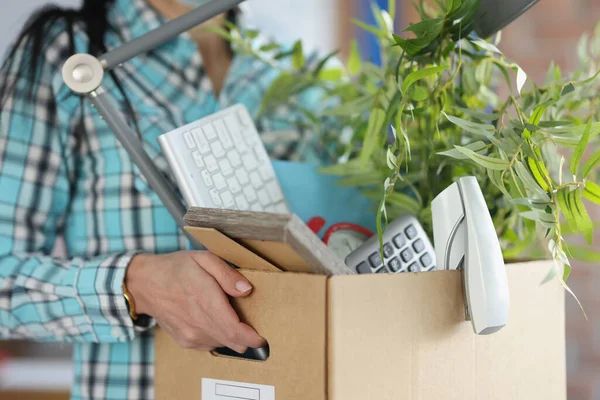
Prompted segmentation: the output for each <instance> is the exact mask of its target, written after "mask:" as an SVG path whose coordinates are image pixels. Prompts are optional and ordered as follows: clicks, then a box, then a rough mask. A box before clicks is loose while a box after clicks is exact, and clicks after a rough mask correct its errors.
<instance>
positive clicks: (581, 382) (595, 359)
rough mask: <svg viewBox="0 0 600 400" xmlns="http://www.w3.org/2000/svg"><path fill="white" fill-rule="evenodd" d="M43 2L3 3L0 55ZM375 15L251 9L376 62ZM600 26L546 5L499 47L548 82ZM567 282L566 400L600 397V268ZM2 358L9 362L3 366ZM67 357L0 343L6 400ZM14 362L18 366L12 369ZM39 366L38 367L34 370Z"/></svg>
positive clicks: (339, 3) (290, 0) (268, 28)
mask: <svg viewBox="0 0 600 400" xmlns="http://www.w3.org/2000/svg"><path fill="white" fill-rule="evenodd" d="M373 1H375V0H373ZM376 1H377V2H378V3H380V6H382V7H384V6H385V5H386V4H387V0H376ZM498 1H501V0H498ZM45 3H47V2H46V1H42V0H3V1H2V12H1V13H0V52H4V49H5V48H6V46H7V45H8V44H9V43H10V41H11V40H12V38H13V37H14V36H15V35H16V34H17V32H18V31H19V30H20V28H21V27H22V24H23V22H24V21H25V20H26V19H27V16H28V15H29V14H30V13H31V11H32V10H33V9H35V8H36V7H38V6H40V5H43V4H45ZM55 3H58V4H64V5H77V4H78V3H79V1H78V0H57V1H55ZM397 9H398V18H397V21H396V25H397V28H398V30H400V29H402V28H404V27H406V26H407V25H408V23H409V22H414V21H417V20H418V18H417V16H416V15H415V14H414V12H413V10H412V6H411V3H410V1H409V0H398V6H397ZM369 10H370V2H369V0H250V1H249V2H248V4H246V10H245V11H246V18H247V20H248V22H249V23H251V24H255V25H257V26H258V27H260V28H261V29H262V30H263V31H264V32H266V33H269V34H271V35H273V36H276V37H277V38H278V39H279V40H284V39H285V40H290V41H291V40H295V39H297V38H302V39H303V40H304V41H305V48H309V49H311V48H312V49H317V50H319V51H321V52H329V51H331V50H333V49H338V48H339V49H340V50H341V56H342V57H343V56H344V55H345V54H347V51H348V44H349V42H350V39H351V38H353V37H357V38H358V39H359V43H360V46H361V51H362V54H363V56H364V57H366V58H371V59H373V60H376V59H377V49H376V43H375V41H374V40H373V39H372V38H371V37H369V36H368V35H366V34H364V33H363V32H360V31H359V30H358V29H356V28H355V27H354V26H353V25H352V24H351V23H350V19H351V18H352V17H356V18H360V19H362V20H365V21H371V16H370V11H369ZM599 21H600V1H599V0H569V1H565V0H541V1H540V3H539V4H537V5H536V6H535V7H534V8H533V9H532V10H530V11H529V12H528V13H526V14H525V15H524V16H522V17H521V18H520V19H519V20H518V21H516V22H514V23H513V24H512V25H510V26H509V27H508V28H506V29H505V30H504V31H503V34H502V43H501V45H500V48H501V50H502V51H503V52H504V53H505V54H506V55H507V56H508V57H509V58H511V59H512V60H514V61H515V62H517V63H518V64H519V65H520V66H521V67H522V68H523V69H524V70H525V71H526V72H527V74H528V75H529V76H530V77H531V78H532V79H533V80H534V81H535V82H536V83H542V82H543V81H544V78H545V75H546V71H547V69H548V66H549V64H550V62H551V61H555V62H556V63H557V64H558V65H559V66H560V67H561V69H562V70H570V69H572V68H573V67H574V66H575V65H576V54H577V42H578V39H579V37H580V36H581V35H582V34H583V33H584V32H591V31H593V29H594V27H595V26H596V23H597V22H599ZM596 219H597V220H600V210H597V212H596ZM596 239H597V240H600V237H597V238H596ZM596 243H598V241H597V242H596ZM569 284H570V286H571V288H572V289H573V290H574V292H575V293H576V294H577V295H578V297H579V299H580V300H581V302H582V304H583V306H584V307H585V310H586V312H587V315H588V318H589V320H587V321H586V319H585V318H584V316H583V314H582V312H581V310H580V309H579V307H578V306H577V304H576V303H575V301H573V300H572V299H571V298H569V297H568V296H567V304H566V312H567V316H566V322H567V332H566V333H567V344H566V350H567V374H568V399H569V400H600V266H597V265H585V264H579V265H576V266H575V267H574V268H573V273H572V274H571V277H570V278H569ZM3 355H4V357H6V356H7V355H8V357H9V358H5V359H4V363H3V361H2V360H3ZM69 355H70V348H69V347H68V346H67V345H60V344H45V345H40V344H31V343H14V342H13V343H8V342H0V398H3V397H2V389H3V388H6V387H7V386H9V385H12V386H13V387H23V385H25V386H27V385H29V384H30V380H31V379H34V378H35V379H37V381H38V384H39V385H43V386H44V387H48V388H51V389H53V390H59V391H60V390H61V388H62V389H64V390H65V391H66V390H67V389H68V386H69V377H70V363H69ZM6 360H10V361H8V362H7V361H6ZM9 363H10V364H9ZM3 365H4V367H3ZM9 365H12V368H8V366H9ZM34 367H35V368H40V369H38V370H34V369H32V368H34ZM9 370H10V371H12V373H10V371H9ZM9 373H10V376H9ZM19 375H21V377H20V376H19ZM28 379H29V381H28ZM65 396H66V395H60V394H59V395H58V397H52V398H57V399H59V398H68V396H67V397H65ZM48 398H50V397H48ZM532 400H533V399H532ZM536 400H537V399H536Z"/></svg>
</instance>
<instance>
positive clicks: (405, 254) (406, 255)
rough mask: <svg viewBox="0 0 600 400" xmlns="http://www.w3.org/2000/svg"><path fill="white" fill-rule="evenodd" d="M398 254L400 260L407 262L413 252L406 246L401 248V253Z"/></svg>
mask: <svg viewBox="0 0 600 400" xmlns="http://www.w3.org/2000/svg"><path fill="white" fill-rule="evenodd" d="M400 256H401V257H402V260H404V262H409V261H410V260H412V258H413V252H412V250H411V249H410V248H407V249H404V250H402V253H400Z"/></svg>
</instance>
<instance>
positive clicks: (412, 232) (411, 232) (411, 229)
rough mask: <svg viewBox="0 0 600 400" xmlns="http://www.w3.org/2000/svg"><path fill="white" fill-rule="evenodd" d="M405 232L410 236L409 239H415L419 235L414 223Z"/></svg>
mask: <svg viewBox="0 0 600 400" xmlns="http://www.w3.org/2000/svg"><path fill="white" fill-rule="evenodd" d="M404 233H406V236H408V238H409V239H413V238H414V237H415V236H417V230H416V229H415V227H414V226H412V225H409V226H408V228H406V229H405V230H404Z"/></svg>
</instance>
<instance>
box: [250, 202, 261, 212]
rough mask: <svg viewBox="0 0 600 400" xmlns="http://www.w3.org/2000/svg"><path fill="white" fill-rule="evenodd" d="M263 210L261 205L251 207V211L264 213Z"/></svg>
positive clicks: (255, 204)
mask: <svg viewBox="0 0 600 400" xmlns="http://www.w3.org/2000/svg"><path fill="white" fill-rule="evenodd" d="M262 210H263V208H262V206H261V205H260V204H258V203H254V204H252V205H251V206H250V211H262Z"/></svg>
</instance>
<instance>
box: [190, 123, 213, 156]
mask: <svg viewBox="0 0 600 400" xmlns="http://www.w3.org/2000/svg"><path fill="white" fill-rule="evenodd" d="M192 136H193V137H194V140H195V141H196V144H197V145H198V150H199V151H200V154H207V153H210V145H209V144H208V140H206V137H205V136H204V133H202V130H201V129H192Z"/></svg>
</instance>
